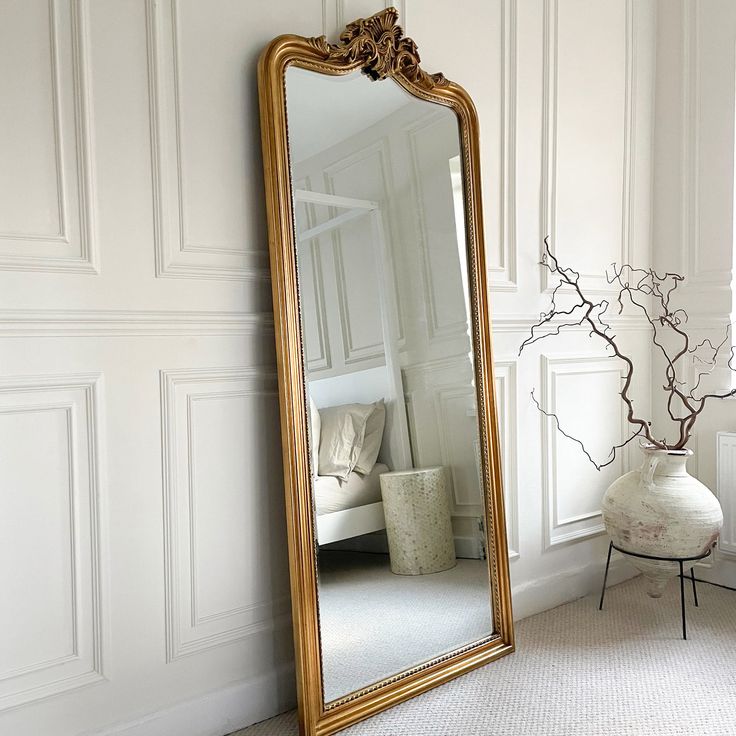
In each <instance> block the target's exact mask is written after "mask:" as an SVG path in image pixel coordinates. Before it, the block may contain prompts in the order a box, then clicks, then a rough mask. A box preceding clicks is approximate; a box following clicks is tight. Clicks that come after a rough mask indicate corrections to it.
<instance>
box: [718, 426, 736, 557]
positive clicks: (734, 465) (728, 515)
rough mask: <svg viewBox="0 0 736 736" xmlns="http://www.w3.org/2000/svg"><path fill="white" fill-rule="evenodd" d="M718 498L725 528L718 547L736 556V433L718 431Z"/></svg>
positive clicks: (726, 553)
mask: <svg viewBox="0 0 736 736" xmlns="http://www.w3.org/2000/svg"><path fill="white" fill-rule="evenodd" d="M716 472H717V484H718V486H717V492H718V500H719V501H720V502H721V507H722V508H723V529H722V530H721V536H720V539H719V540H718V549H719V551H720V552H721V553H723V554H725V555H728V556H729V557H736V502H735V501H734V499H736V433H734V432H718V434H717V439H716Z"/></svg>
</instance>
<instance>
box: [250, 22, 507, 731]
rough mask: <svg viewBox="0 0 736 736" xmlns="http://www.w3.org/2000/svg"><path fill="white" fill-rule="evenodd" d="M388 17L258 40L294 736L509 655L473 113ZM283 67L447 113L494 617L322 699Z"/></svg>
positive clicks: (340, 723)
mask: <svg viewBox="0 0 736 736" xmlns="http://www.w3.org/2000/svg"><path fill="white" fill-rule="evenodd" d="M397 21H398V12H397V11H396V10H395V9H394V8H388V9H386V10H383V11H381V12H380V13H377V14H376V15H373V16H371V17H370V18H366V19H363V18H361V19H359V20H357V21H355V22H353V23H350V24H349V25H348V26H347V27H346V29H345V31H343V33H342V34H341V36H340V42H339V43H337V44H331V43H328V42H327V40H326V39H325V37H324V36H320V37H317V38H305V37H302V36H294V35H286V36H279V37H278V38H276V39H274V40H273V41H272V42H271V43H270V44H269V45H268V46H267V47H266V49H265V50H264V51H263V53H262V55H261V58H260V61H259V64H258V86H259V97H260V109H261V137H262V144H263V165H264V174H265V187H266V208H267V214H268V237H269V250H270V254H271V282H272V288H273V303H274V316H275V325H276V349H277V357H278V374H279V389H280V391H279V395H280V405H281V433H282V442H283V463H284V483H285V493H286V514H287V525H288V543H289V567H290V574H291V595H292V612H293V624H294V644H295V650H296V673H297V690H298V702H299V720H300V730H301V733H302V734H303V735H304V736H323V735H326V734H332V733H335V732H336V731H339V730H341V729H343V728H346V727H347V726H349V725H351V724H353V723H355V722H357V721H359V720H361V719H363V718H367V717H368V716H370V715H373V714H375V713H377V712H379V711H381V710H384V709H386V708H389V707H391V706H393V705H396V704H397V703H400V702H402V701H404V700H406V699H408V698H411V697H413V696H414V695H418V694H419V693H422V692H425V691H426V690H429V689H430V688H433V687H435V686H437V685H440V684H442V683H444V682H447V681H448V680H450V679H452V678H454V677H457V676H458V675H461V674H463V673H465V672H467V671H469V670H471V669H473V668H475V667H479V666H481V665H484V664H487V663H488V662H491V661H493V660H495V659H498V658H499V657H501V656H503V655H505V654H510V653H511V652H512V651H514V630H513V618H512V613H511V591H510V585H509V570H508V550H507V542H506V528H505V523H504V510H503V491H502V483H501V463H500V452H499V441H498V425H497V422H496V405H495V395H494V380H493V361H492V352H491V325H490V316H489V308H488V292H487V283H486V265H485V252H484V246H483V221H482V213H481V193H480V149H479V135H478V116H477V113H476V110H475V106H474V105H473V102H472V100H471V99H470V97H469V96H468V94H467V92H466V91H465V90H464V89H463V88H462V87H460V86H459V85H457V84H455V83H454V82H451V81H449V80H447V79H445V77H444V76H443V75H442V74H427V73H426V72H425V71H423V70H422V69H421V67H420V65H419V64H420V62H419V54H418V52H417V47H416V44H415V43H414V41H412V40H411V39H410V38H406V37H404V36H403V32H402V30H401V28H400V26H398V25H397ZM291 65H293V66H298V67H302V68H305V69H311V70H314V71H317V72H320V73H322V74H332V75H339V74H347V73H348V72H351V71H354V70H356V69H362V71H363V72H365V73H366V74H367V75H368V76H369V77H371V78H372V79H374V80H381V79H385V78H387V77H390V78H392V79H394V80H395V81H396V82H398V83H399V84H400V85H401V86H402V87H404V89H406V90H407V91H408V92H410V93H411V94H412V95H414V96H415V97H419V98H421V99H424V100H428V101H430V102H434V103H437V104H440V105H444V106H446V107H449V108H451V109H452V110H454V111H455V113H456V115H457V117H458V121H459V127H460V137H461V144H462V151H463V173H464V186H465V193H464V196H465V211H466V223H465V225H466V234H467V241H468V242H467V247H468V266H469V271H470V275H469V282H470V283H469V287H470V294H471V303H472V307H473V309H472V312H473V343H474V350H475V372H476V386H477V394H478V397H477V398H478V415H479V425H480V439H481V442H480V444H481V456H482V463H481V464H482V470H483V481H484V487H485V491H486V492H485V498H486V504H485V507H486V524H485V526H486V530H487V537H488V539H487V542H488V544H487V549H488V555H489V558H488V559H489V575H490V582H491V608H492V610H493V622H494V632H493V634H492V635H491V636H489V637H487V638H486V639H483V640H481V641H478V642H474V643H473V644H471V645H469V646H468V647H465V648H463V649H462V650H458V651H455V652H451V653H450V654H447V655H443V656H441V657H438V658H437V659H434V660H432V661H430V662H427V663H425V664H423V665H421V666H419V667H416V668H414V669H411V670H407V671H406V672H402V673H400V674H398V675H396V676H394V677H392V678H389V679H388V680H385V681H383V682H380V683H376V684H375V685H372V686H371V687H368V688H365V689H364V690H361V691H358V692H356V693H351V694H350V695H348V696H346V697H345V698H342V699H340V700H337V701H333V702H331V703H329V704H325V703H324V700H323V696H322V692H323V691H322V671H321V668H322V664H321V658H320V649H319V620H318V608H317V568H316V556H315V539H314V529H313V520H312V487H311V473H310V468H309V450H308V439H307V426H308V408H307V406H306V400H305V385H304V384H305V379H304V356H303V351H302V339H301V322H300V308H299V292H298V282H297V263H296V245H295V244H296V239H295V232H294V212H293V202H292V195H291V175H290V165H289V150H288V133H287V121H286V90H285V73H286V69H287V67H288V66H291Z"/></svg>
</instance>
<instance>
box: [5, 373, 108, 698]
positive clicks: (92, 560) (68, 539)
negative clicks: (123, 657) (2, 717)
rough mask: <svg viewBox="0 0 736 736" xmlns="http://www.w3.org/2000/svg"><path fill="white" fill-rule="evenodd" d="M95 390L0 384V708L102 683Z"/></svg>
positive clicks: (18, 380)
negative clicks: (8, 565)
mask: <svg viewBox="0 0 736 736" xmlns="http://www.w3.org/2000/svg"><path fill="white" fill-rule="evenodd" d="M99 384H100V377H99V376H98V375H69V376H29V377H14V378H2V379H0V437H1V438H2V442H3V448H4V452H6V453H8V454H7V456H6V458H5V460H4V461H3V463H2V469H1V471H0V549H3V548H4V549H3V551H2V554H3V555H9V556H10V557H11V559H13V560H14V563H13V566H12V573H11V575H10V577H9V579H7V580H6V581H5V582H4V586H5V589H4V595H5V596H6V599H5V600H6V602H5V603H4V604H3V608H2V611H0V625H1V626H2V635H1V636H0V638H2V637H6V636H7V637H8V640H7V641H6V642H4V643H3V645H2V649H3V660H2V662H0V710H5V709H8V708H14V707H17V706H20V705H23V704H27V703H37V702H39V701H42V700H45V699H46V698H49V697H52V696H54V695H58V694H59V693H63V692H66V691H68V690H72V689H76V688H79V687H82V686H85V685H91V684H93V683H95V682H98V681H100V680H103V679H105V678H104V674H103V635H102V580H101V577H102V566H103V560H102V553H101V542H100V533H101V530H100V521H99V493H100V489H99V483H100V479H99V472H100V470H99V468H100V437H99V421H98V418H97V414H98V405H99V395H98V394H99ZM5 474H7V475H5ZM3 489H4V490H3ZM41 512H42V513H41ZM6 545H7V547H6ZM6 617H7V618H6Z"/></svg>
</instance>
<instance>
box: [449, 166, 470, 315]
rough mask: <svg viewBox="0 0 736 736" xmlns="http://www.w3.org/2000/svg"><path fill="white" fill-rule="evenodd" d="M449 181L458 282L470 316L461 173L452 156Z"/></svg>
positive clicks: (466, 311) (466, 310)
mask: <svg viewBox="0 0 736 736" xmlns="http://www.w3.org/2000/svg"><path fill="white" fill-rule="evenodd" d="M449 164H450V181H451V182H452V207H453V212H454V214H455V232H456V233H457V252H458V256H459V257H460V282H461V283H462V285H463V296H464V297H465V313H466V314H467V315H470V293H469V292H468V279H467V273H468V253H467V250H466V244H465V200H464V198H463V173H462V169H461V168H460V156H453V157H452V158H451V159H450V161H449Z"/></svg>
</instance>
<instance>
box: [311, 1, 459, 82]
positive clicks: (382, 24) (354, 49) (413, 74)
mask: <svg viewBox="0 0 736 736" xmlns="http://www.w3.org/2000/svg"><path fill="white" fill-rule="evenodd" d="M398 19H399V12H398V11H397V10H396V8H386V9H385V10H382V11H380V12H379V13H376V14H375V15H372V16H370V18H358V20H356V21H353V22H352V23H350V24H348V25H347V26H346V27H345V30H344V31H343V32H342V33H341V34H340V42H339V43H329V42H328V41H327V39H326V38H325V37H324V36H317V37H314V38H310V39H309V44H310V45H312V46H313V47H314V48H315V49H317V51H319V52H320V53H321V54H322V56H323V57H324V59H325V60H326V61H327V60H329V61H336V62H339V63H344V64H351V65H352V64H357V63H360V65H361V67H362V71H363V73H364V74H366V75H367V76H369V77H370V78H371V79H372V80H374V81H378V80H381V79H386V77H391V76H403V77H404V78H406V79H408V80H409V81H410V82H412V83H413V84H415V85H417V86H418V87H421V88H422V89H425V90H427V91H431V90H433V89H434V88H435V87H444V86H446V85H447V84H448V81H447V80H446V79H445V77H444V75H443V74H441V73H437V74H428V73H427V72H425V71H424V70H423V69H422V68H421V67H420V65H419V64H420V60H419V52H418V50H417V45H416V44H415V43H414V41H412V40H411V39H410V38H408V37H406V36H404V32H403V30H402V29H401V26H400V25H398Z"/></svg>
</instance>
